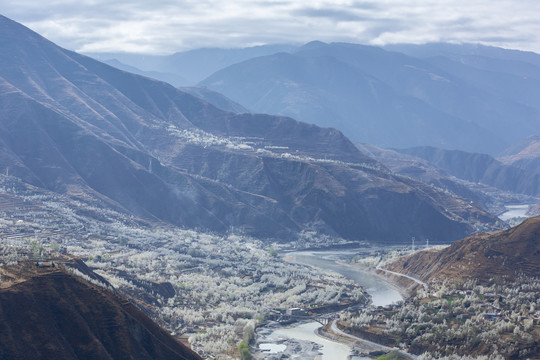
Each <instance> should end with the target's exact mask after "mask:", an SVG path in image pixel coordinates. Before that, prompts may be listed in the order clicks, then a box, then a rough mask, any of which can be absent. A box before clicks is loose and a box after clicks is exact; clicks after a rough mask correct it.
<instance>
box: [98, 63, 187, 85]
mask: <svg viewBox="0 0 540 360" xmlns="http://www.w3.org/2000/svg"><path fill="white" fill-rule="evenodd" d="M103 62H104V63H105V64H107V65H111V66H114V67H115V68H117V69H120V70H124V71H127V72H130V73H132V74H137V75H141V76H146V77H149V78H152V79H156V80H159V81H164V82H166V83H169V84H171V85H173V86H186V85H187V84H189V83H190V82H189V81H188V80H186V79H184V78H183V77H182V76H180V75H177V74H173V73H166V72H160V71H144V70H141V69H138V68H136V67H134V66H130V65H126V64H124V63H122V62H121V61H118V60H116V59H112V60H104V61H103Z"/></svg>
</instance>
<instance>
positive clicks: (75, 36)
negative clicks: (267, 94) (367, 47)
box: [0, 0, 540, 54]
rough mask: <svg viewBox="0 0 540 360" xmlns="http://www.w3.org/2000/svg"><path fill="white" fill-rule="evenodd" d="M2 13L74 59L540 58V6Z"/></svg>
mask: <svg viewBox="0 0 540 360" xmlns="http://www.w3.org/2000/svg"><path fill="white" fill-rule="evenodd" d="M0 12H1V13H2V15H5V16H7V17H9V18H11V19H13V20H16V21H18V22H21V23H23V24H24V25H26V26H28V27H30V28H31V29H32V30H35V31H37V32H38V33H40V34H41V35H43V36H45V37H47V38H49V39H50V40H52V41H54V42H56V43H57V44H59V45H61V46H63V47H66V48H68V49H72V50H76V51H80V52H118V51H125V52H140V53H159V54H167V53H173V52H176V51H183V50H189V49H193V48H200V47H245V46H252V45H258V44H271V43H281V44H282V43H299V44H300V43H305V42H308V41H311V40H321V41H325V42H332V41H346V42H354V43H362V44H372V45H386V44H393V43H425V42H436V41H444V42H473V43H477V42H480V43H483V44H487V45H494V46H502V47H506V48H514V49H522V50H531V51H535V52H538V53H540V21H538V19H539V18H540V1H538V0H518V1H516V0H409V1H406V2H405V1H403V0H377V1H329V0H328V1H324V0H323V1H317V0H314V1H307V0H296V1H292V0H251V1H250V0H230V1H217V0H158V1H148V0H129V1H128V0H120V1H118V0H117V1H115V0H74V1H72V0H47V1H43V0H2V2H1V4H0Z"/></svg>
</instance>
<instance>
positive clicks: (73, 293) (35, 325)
mask: <svg viewBox="0 0 540 360" xmlns="http://www.w3.org/2000/svg"><path fill="white" fill-rule="evenodd" d="M75 266H76V267H77V268H79V269H80V268H81V267H84V268H83V269H80V270H79V271H80V272H83V273H86V274H85V275H86V276H93V277H94V278H95V277H96V275H95V274H93V273H91V272H90V270H88V269H87V268H86V267H85V266H84V264H82V263H81V262H79V263H78V264H76V265H75ZM81 270H82V271H81ZM2 275H3V283H2V288H0V303H1V304H2V306H1V307H0V358H2V359H30V358H31V359H55V358H56V359H134V360H135V359H141V360H142V359H149V360H150V359H184V360H196V359H201V358H200V357H199V356H198V355H197V354H195V353H194V352H192V351H191V350H190V349H188V348H187V347H186V346H185V345H183V344H181V343H179V342H178V341H176V340H175V339H173V338H172V337H171V336H170V335H169V334H167V333H166V332H165V331H164V330H163V329H161V328H160V327H159V326H158V325H156V324H155V323H153V322H152V320H150V319H149V318H148V317H147V316H146V315H144V314H143V313H142V312H141V311H140V310H138V309H137V308H136V307H135V306H134V305H132V304H131V303H130V302H128V301H126V300H123V299H121V298H120V297H119V296H117V295H115V294H113V293H112V292H111V291H109V290H106V289H104V288H101V287H99V286H95V285H92V284H90V283H89V282H87V281H85V280H83V279H81V278H78V277H74V276H73V275H70V274H69V273H67V272H66V271H65V270H61V269H59V268H58V266H57V267H55V268H36V267H35V265H34V264H33V263H26V264H24V263H22V264H19V265H15V266H10V267H4V268H2ZM21 277H22V278H21ZM100 280H101V281H103V279H100Z"/></svg>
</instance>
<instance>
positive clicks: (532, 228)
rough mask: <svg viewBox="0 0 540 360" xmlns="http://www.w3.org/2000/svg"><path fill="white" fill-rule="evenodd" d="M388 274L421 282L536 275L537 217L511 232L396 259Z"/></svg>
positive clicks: (539, 250) (539, 270)
mask: <svg viewBox="0 0 540 360" xmlns="http://www.w3.org/2000/svg"><path fill="white" fill-rule="evenodd" d="M387 268H388V269H389V270H393V271H396V272H400V273H402V274H407V275H411V276H414V277H417V278H419V279H421V280H422V281H425V282H428V281H434V280H438V281H443V280H445V279H451V280H453V279H456V280H457V279H462V280H465V279H478V280H479V281H480V282H482V283H483V282H487V281H489V280H490V279H493V278H506V279H508V280H512V279H515V278H517V277H518V276H519V275H520V274H524V275H527V276H533V277H534V276H538V275H539V274H540V217H536V218H530V219H528V220H526V221H525V222H523V223H522V224H521V225H518V226H516V227H514V228H512V229H509V230H504V231H499V232H495V233H485V234H478V235H473V236H471V237H468V238H465V239H462V240H458V241H456V242H455V243H453V244H452V245H450V246H449V247H448V248H445V249H443V250H439V251H437V250H427V251H421V252H418V253H415V254H413V255H411V256H409V257H406V258H403V259H400V260H399V261H397V262H395V263H392V264H391V265H389V266H388V267H387Z"/></svg>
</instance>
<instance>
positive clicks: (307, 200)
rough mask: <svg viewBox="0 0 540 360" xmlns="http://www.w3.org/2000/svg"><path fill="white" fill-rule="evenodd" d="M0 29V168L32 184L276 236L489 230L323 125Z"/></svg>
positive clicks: (130, 209) (490, 222)
mask: <svg viewBox="0 0 540 360" xmlns="http://www.w3.org/2000/svg"><path fill="white" fill-rule="evenodd" d="M0 30H1V34H2V36H1V37H0V47H1V48H2V49H3V51H2V52H1V53H0V104H1V109H2V111H1V112H0V129H1V132H0V170H1V171H2V172H3V173H5V174H9V175H10V176H15V177H17V178H20V179H21V180H22V181H24V182H27V183H29V184H31V185H34V186H39V187H42V188H45V189H48V190H53V191H56V192H58V193H61V194H66V195H68V196H90V197H95V198H99V199H100V200H102V201H103V203H105V204H108V206H111V207H114V208H115V209H121V210H123V211H125V212H126V213H129V214H133V215H135V216H138V217H144V218H146V219H153V220H155V221H164V222H168V223H172V224H175V225H179V226H183V227H186V228H200V229H204V230H207V231H215V232H218V233H225V232H228V231H238V232H242V233H245V234H247V235H253V236H257V237H261V238H271V239H279V240H280V241H287V240H289V239H293V238H296V237H298V236H299V235H300V234H301V233H303V232H305V231H316V232H317V233H318V234H322V235H331V236H338V237H342V238H345V239H350V240H365V239H366V240H374V241H406V240H408V239H409V238H410V236H412V235H414V236H417V237H418V238H424V237H429V238H430V239H433V240H434V241H443V242H446V241H452V240H455V239H457V238H460V237H462V236H464V235H466V234H468V233H471V232H473V231H475V230H477V229H479V228H489V229H491V228H494V226H496V225H495V224H496V218H494V217H493V216H491V215H489V214H487V213H486V212H484V211H482V210H480V209H478V208H477V207H474V206H471V205H470V204H469V202H468V201H464V200H463V199H458V198H455V197H452V196H449V195H447V194H445V193H444V192H442V191H438V190H436V189H434V188H432V187H429V186H426V185H424V184H422V183H420V182H417V181H414V180H412V179H409V178H404V177H400V176H397V175H395V174H393V173H392V172H390V171H389V170H388V169H387V168H385V167H384V166H382V165H381V164H380V163H378V162H377V161H376V160H374V159H372V158H370V157H369V156H366V155H365V154H363V153H362V152H360V151H359V150H358V149H357V148H356V147H355V146H354V145H353V144H352V143H351V142H350V141H349V140H348V139H347V138H346V137H345V136H344V135H343V134H342V133H341V132H339V131H337V130H335V129H332V128H320V127H318V126H315V125H311V124H306V123H302V122H298V121H296V120H294V119H291V118H287V117H279V116H270V115H260V114H251V113H243V114H237V113H233V112H228V111H223V110H220V109H218V108H216V107H214V106H212V105H211V104H209V103H208V102H206V101H204V100H201V99H199V98H197V97H194V96H192V95H190V94H188V93H186V92H184V91H181V90H179V89H176V88H174V87H172V86H171V85H169V84H167V83H163V82H160V81H156V80H152V79H149V78H146V77H141V76H138V75H134V74H131V73H128V72H125V71H121V70H118V69H116V68H113V67H111V66H109V65H106V64H103V63H101V62H98V61H96V60H93V59H91V58H89V57H86V56H83V55H80V54H77V53H74V52H71V51H68V50H65V49H62V48H60V47H58V46H56V45H55V44H53V43H51V42H50V41H48V40H46V39H44V38H43V37H41V36H39V35H38V34H36V33H34V32H32V31H30V30H29V29H27V28H25V27H23V26H22V25H20V24H17V23H15V22H13V21H11V20H9V19H7V18H5V17H1V18H0ZM81 194H83V195H81ZM435 239H436V240H435Z"/></svg>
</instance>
